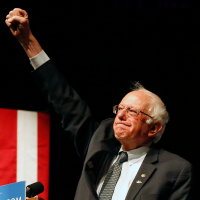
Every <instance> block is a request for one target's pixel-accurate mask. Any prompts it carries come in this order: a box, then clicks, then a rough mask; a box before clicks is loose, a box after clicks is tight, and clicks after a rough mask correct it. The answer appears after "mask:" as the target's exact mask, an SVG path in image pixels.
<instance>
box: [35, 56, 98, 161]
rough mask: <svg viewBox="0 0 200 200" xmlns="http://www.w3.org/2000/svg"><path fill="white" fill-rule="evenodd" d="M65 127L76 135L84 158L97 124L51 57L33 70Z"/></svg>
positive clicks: (74, 136) (75, 140)
mask: <svg viewBox="0 0 200 200" xmlns="http://www.w3.org/2000/svg"><path fill="white" fill-rule="evenodd" d="M32 74H33V77H34V79H35V80H36V82H37V84H38V85H39V87H40V89H41V90H42V92H43V94H44V96H45V98H46V99H47V100H48V102H49V104H50V106H51V107H53V109H54V111H55V112H56V113H57V114H58V116H59V118H60V120H61V124H62V127H63V128H64V130H65V131H66V132H67V133H68V134H69V135H70V136H71V138H72V139H73V142H74V145H75V147H76V150H77V153H78V155H79V156H80V157H81V158H83V159H84V158H85V155H86V152H87V148H88V145H89V142H90V140H91V137H92V135H93V133H94V132H95V130H96V129H97V127H98V123H97V122H96V121H95V120H94V119H93V117H92V115H91V112H90V109H89V107H88V105H87V104H86V103H85V101H83V100H82V99H81V98H80V97H79V95H78V94H77V93H76V92H75V91H74V89H73V88H71V87H70V86H69V84H68V83H67V81H66V80H65V78H64V76H63V75H62V74H61V73H60V72H59V70H58V69H57V68H56V67H55V65H54V64H53V62H52V61H51V60H49V61H47V62H46V63H44V64H43V65H42V66H40V67H39V68H38V69H36V70H35V71H33V72H32Z"/></svg>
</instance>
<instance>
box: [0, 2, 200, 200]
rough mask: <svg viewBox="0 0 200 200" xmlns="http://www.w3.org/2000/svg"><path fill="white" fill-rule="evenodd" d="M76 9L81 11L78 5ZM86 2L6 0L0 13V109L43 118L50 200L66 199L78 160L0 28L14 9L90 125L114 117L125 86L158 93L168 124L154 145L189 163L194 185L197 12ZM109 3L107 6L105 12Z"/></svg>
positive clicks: (25, 65) (16, 50)
mask: <svg viewBox="0 0 200 200" xmlns="http://www.w3.org/2000/svg"><path fill="white" fill-rule="evenodd" d="M71 4H73V5H75V4H76V2H72V3H71ZM71 4H70V6H71ZM77 5H79V6H80V5H81V6H82V5H83V2H82V3H78V2H77ZM85 5H89V2H86V3H85ZM91 5H93V9H90V10H88V9H87V10H86V9H85V7H82V9H70V8H71V7H70V6H69V5H68V7H67V6H64V5H63V3H62V2H61V1H56V2H55V1H54V2H52V3H51V2H45V1H34V3H33V2H32V3H30V2H29V3H28V2H27V3H12V1H9V2H7V3H6V4H5V6H3V9H2V10H1V14H0V15H1V19H0V22H1V29H0V34H1V72H0V94H1V97H0V107H2V108H12V109H23V110H34V111H44V112H49V113H51V152H50V154H51V157H50V200H53V199H61V198H63V197H65V196H69V198H68V199H69V200H70V199H73V197H74V193H75V189H76V185H77V182H78V180H79V177H80V173H81V170H82V161H81V160H80V159H79V158H78V156H77V155H76V153H75V149H74V147H73V145H72V143H71V142H70V140H69V138H68V136H67V135H66V134H65V133H64V131H63V130H62V128H61V127H60V123H59V121H58V119H57V118H56V115H55V113H54V112H53V111H51V110H49V108H48V106H47V104H46V101H45V100H44V99H43V96H42V94H41V92H40V90H39V88H38V86H37V85H36V84H35V82H34V81H33V78H32V76H31V73H30V72H31V71H32V67H31V65H30V64H29V60H28V58H27V56H26V54H25V53H24V50H23V49H22V47H21V46H20V44H19V43H18V41H17V40H16V39H15V38H14V37H13V36H12V34H11V33H10V31H9V29H8V28H7V26H6V25H5V22H4V21H5V17H6V15H7V14H8V12H9V11H10V10H12V9H13V8H15V7H20V8H23V9H25V10H27V12H28V13H29V19H30V24H31V29H32V32H33V34H34V35H35V37H36V38H37V39H38V41H39V42H40V44H41V46H42V47H43V49H44V50H45V52H46V53H47V54H48V55H49V57H50V58H51V59H52V60H53V61H54V63H56V64H57V65H58V68H59V69H60V70H61V71H62V72H63V74H64V75H65V76H66V78H67V79H68V82H69V83H70V84H71V86H72V87H73V88H74V89H75V90H76V91H77V92H78V93H79V94H80V96H81V97H82V98H83V99H85V101H86V102H87V103H88V105H89V106H90V108H91V110H92V112H93V114H94V117H95V118H96V119H97V121H99V122H101V121H102V120H103V119H105V118H108V117H113V116H114V115H113V114H112V106H113V105H116V104H118V103H119V102H120V100H121V98H122V97H123V96H124V95H125V94H126V93H127V92H129V90H130V86H131V82H133V81H140V83H142V84H143V85H144V87H146V88H147V89H149V90H150V91H152V92H154V93H156V94H157V95H159V96H160V97H161V98H162V100H163V101H164V103H165V104H166V106H167V109H168V112H169V114H170V121H169V124H168V125H167V128H166V131H165V133H164V135H163V138H162V140H161V141H160V142H159V144H158V145H159V146H162V147H163V148H165V149H166V150H168V151H172V152H174V153H176V154H178V155H180V156H182V157H184V158H185V159H187V160H189V161H190V162H191V163H192V164H193V166H194V170H195V183H196V185H197V184H198V182H197V181H198V179H199V175H200V174H199V170H198V167H199V164H198V160H199V152H200V151H199V149H198V147H199V134H200V130H199V124H200V120H199V118H200V117H199V113H200V109H199V100H200V97H199V85H200V80H199V69H198V68H199V54H200V52H199V30H198V29H199V20H198V19H200V18H199V14H198V12H197V11H195V10H187V9H159V10H156V9H155V10H145V9H143V10H142V9H141V10H139V9H138V10H136V9H135V10H134V9H133V10H130V9H127V10H112V9H111V10H101V11H99V10H96V8H98V5H97V4H95V6H94V3H93V4H92V3H91ZM103 5H104V6H105V5H106V3H104V4H103ZM112 5H113V4H112V2H108V7H109V8H112ZM113 7H114V6H113ZM69 166H71V167H69ZM195 193H197V187H196V189H195Z"/></svg>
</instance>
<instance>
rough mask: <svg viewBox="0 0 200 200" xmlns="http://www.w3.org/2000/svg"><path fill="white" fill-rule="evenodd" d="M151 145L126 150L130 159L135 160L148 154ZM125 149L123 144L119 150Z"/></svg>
mask: <svg viewBox="0 0 200 200" xmlns="http://www.w3.org/2000/svg"><path fill="white" fill-rule="evenodd" d="M149 146H150V145H147V146H143V147H139V148H137V149H132V150H129V151H125V152H127V154H128V161H131V160H134V159H139V158H141V157H142V156H145V155H146V154H147V152H148V151H149ZM121 151H124V150H123V147H122V146H121V148H120V150H119V152H121Z"/></svg>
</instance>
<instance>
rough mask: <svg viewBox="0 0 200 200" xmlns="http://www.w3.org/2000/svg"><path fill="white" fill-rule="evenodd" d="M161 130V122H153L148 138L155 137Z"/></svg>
mask: <svg viewBox="0 0 200 200" xmlns="http://www.w3.org/2000/svg"><path fill="white" fill-rule="evenodd" d="M162 128H163V125H162V123H161V122H155V123H154V124H152V127H151V130H150V131H149V133H148V136H149V137H152V136H155V135H156V133H157V132H158V131H160V130H161V129H162Z"/></svg>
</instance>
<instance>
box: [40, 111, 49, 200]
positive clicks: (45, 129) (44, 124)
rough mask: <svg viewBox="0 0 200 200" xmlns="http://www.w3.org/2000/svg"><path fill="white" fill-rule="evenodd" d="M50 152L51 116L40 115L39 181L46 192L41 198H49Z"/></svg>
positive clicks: (46, 199)
mask: <svg viewBox="0 0 200 200" xmlns="http://www.w3.org/2000/svg"><path fill="white" fill-rule="evenodd" d="M49 151H50V116H49V115H47V114H44V113H38V181H39V182H41V183H42V184H43V185H44V192H43V193H41V194H40V195H39V196H40V197H41V198H43V199H45V200H48V197H49Z"/></svg>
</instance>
